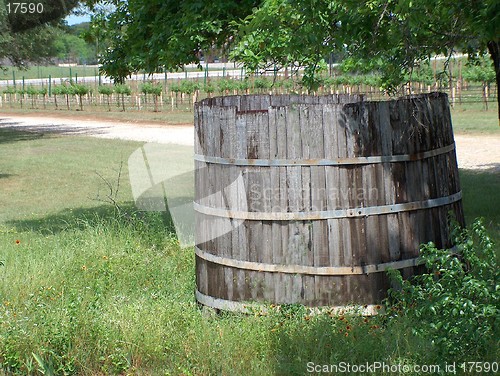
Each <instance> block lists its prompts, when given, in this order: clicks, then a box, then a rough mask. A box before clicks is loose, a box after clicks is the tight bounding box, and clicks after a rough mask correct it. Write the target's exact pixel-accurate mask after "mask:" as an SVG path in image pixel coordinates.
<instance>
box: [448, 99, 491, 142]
mask: <svg viewBox="0 0 500 376" xmlns="http://www.w3.org/2000/svg"><path fill="white" fill-rule="evenodd" d="M497 108H498V106H497V104H496V103H490V105H489V107H488V110H486V109H485V108H484V104H482V103H469V104H464V105H456V106H455V108H454V109H452V110H451V118H452V122H453V130H454V132H455V133H461V134H464V133H468V134H473V133H476V134H479V133H481V134H496V135H500V127H499V126H498V112H497Z"/></svg>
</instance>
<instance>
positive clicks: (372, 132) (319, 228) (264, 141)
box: [195, 93, 463, 306]
mask: <svg viewBox="0 0 500 376" xmlns="http://www.w3.org/2000/svg"><path fill="white" fill-rule="evenodd" d="M195 130H196V132H195V133H196V137H197V142H196V147H195V153H196V154H197V155H201V156H206V157H221V158H227V159H231V158H232V159H234V158H238V159H249V160H250V159H263V160H291V159H302V160H305V161H310V160H313V159H328V160H336V159H339V160H341V159H342V158H358V157H370V156H394V155H411V156H415V155H417V154H418V153H422V152H427V151H431V150H435V149H439V148H442V147H445V146H448V145H452V144H453V143H454V140H453V133H452V128H451V120H450V114H449V107H448V101H447V97H446V95H445V94H439V93H433V94H429V95H420V96H416V97H411V98H402V99H398V100H394V101H389V102H364V101H363V100H362V98H360V97H359V96H336V95H330V96H321V97H318V96H299V95H284V96H267V95H251V96H231V97H217V98H209V99H206V100H204V101H201V102H199V103H197V104H196V106H195ZM195 166H196V173H195V176H196V177H195V179H196V180H195V184H196V191H195V192H196V197H195V203H197V204H200V205H202V206H204V207H210V208H216V209H226V210H232V211H240V212H250V213H298V212H301V213H304V212H306V213H307V212H311V213H314V212H330V211H334V210H338V209H351V208H377V207H381V206H385V205H395V204H405V203H414V202H426V201H427V200H432V199H439V198H442V197H447V196H450V195H453V194H455V193H458V192H460V186H459V180H458V169H457V163H456V156H455V150H451V151H447V152H444V153H439V154H438V155H436V156H432V157H428V158H420V157H415V158H410V159H409V160H407V161H403V162H381V163H365V164H341V165H325V166H323V165H322V166H319V165H314V163H311V164H310V165H307V164H303V165H300V166H293V165H287V166H260V165H259V166H257V165H252V164H251V163H250V164H249V165H247V166H236V165H231V164H219V163H205V162H200V161H198V160H197V161H195ZM238 179H240V180H239V181H241V182H243V187H242V188H243V190H236V191H235V190H230V189H227V187H229V186H231V184H232V183H233V182H235V181H237V180H238ZM240 188H241V187H240ZM449 211H453V212H454V213H455V215H456V217H457V219H458V220H459V222H462V223H463V213H462V205H461V201H460V200H455V202H452V203H446V204H442V205H439V206H435V207H431V208H424V209H418V210H414V209H408V210H404V211H396V212H394V213H387V214H376V213H375V214H373V215H366V216H357V217H349V216H346V217H344V218H327V219H322V220H279V219H277V220H259V219H256V220H244V221H243V220H238V219H235V218H234V217H233V218H227V217H224V216H215V215H207V214H203V213H201V212H198V213H197V219H196V226H197V234H196V236H197V240H196V243H197V248H198V249H199V250H201V251H202V252H206V253H208V254H210V255H215V256H218V257H221V259H220V260H223V259H232V260H241V261H250V262H254V263H255V265H257V264H258V263H261V264H275V265H288V266H290V268H291V270H293V266H294V265H299V266H310V267H329V266H339V267H343V266H345V267H351V268H355V267H358V266H364V265H378V264H384V263H389V262H393V261H400V260H411V259H414V258H416V257H417V256H418V249H419V245H420V244H422V243H425V242H428V241H433V242H434V243H436V245H437V246H438V247H445V246H448V245H449V229H448V212H449ZM229 217H231V216H230V215H229ZM224 226H225V227H224ZM231 226H233V227H232V229H231ZM221 228H229V229H230V231H228V232H226V233H222V234H221V233H220V231H219V230H220V229H221ZM413 272H414V267H407V268H405V270H404V274H405V275H411V274H412V273H413ZM196 276H197V289H198V291H199V292H200V293H202V294H204V295H207V296H210V297H213V298H216V299H222V300H227V301H236V302H245V301H261V302H272V303H302V304H306V305H310V306H321V305H334V306H338V305H346V304H351V303H355V304H362V305H364V304H377V303H379V302H380V301H381V299H383V298H384V297H385V294H386V290H387V288H388V287H389V281H388V279H387V277H386V274H385V273H384V272H377V273H370V274H367V275H350V274H345V275H314V274H301V273H293V272H290V273H280V272H263V271H259V270H250V269H240V268H235V267H229V266H224V265H223V262H222V261H221V263H217V262H210V261H207V260H205V259H204V258H203V257H199V256H197V257H196Z"/></svg>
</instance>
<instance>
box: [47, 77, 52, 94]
mask: <svg viewBox="0 0 500 376" xmlns="http://www.w3.org/2000/svg"><path fill="white" fill-rule="evenodd" d="M48 92H49V97H51V96H52V77H51V76H50V74H49V91H48Z"/></svg>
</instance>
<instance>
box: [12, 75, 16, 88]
mask: <svg viewBox="0 0 500 376" xmlns="http://www.w3.org/2000/svg"><path fill="white" fill-rule="evenodd" d="M12 83H13V84H14V89H15V88H16V72H15V71H14V70H12Z"/></svg>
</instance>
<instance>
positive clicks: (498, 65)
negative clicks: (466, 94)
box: [488, 41, 500, 126]
mask: <svg viewBox="0 0 500 376" xmlns="http://www.w3.org/2000/svg"><path fill="white" fill-rule="evenodd" d="M488 51H489V52H490V55H491V58H492V59H493V65H494V66H495V76H496V81H497V104H498V125H499V126H500V92H499V91H500V41H490V42H488Z"/></svg>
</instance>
